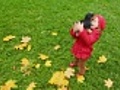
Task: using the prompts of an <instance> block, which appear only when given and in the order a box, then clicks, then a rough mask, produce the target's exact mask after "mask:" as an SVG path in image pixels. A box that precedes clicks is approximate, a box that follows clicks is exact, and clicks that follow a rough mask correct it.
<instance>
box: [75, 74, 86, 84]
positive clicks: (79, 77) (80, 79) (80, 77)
mask: <svg viewBox="0 0 120 90" xmlns="http://www.w3.org/2000/svg"><path fill="white" fill-rule="evenodd" d="M84 80H85V77H84V76H83V75H78V76H77V81H78V82H80V83H83V82H84Z"/></svg>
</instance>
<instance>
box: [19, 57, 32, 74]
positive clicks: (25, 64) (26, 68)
mask: <svg viewBox="0 0 120 90" xmlns="http://www.w3.org/2000/svg"><path fill="white" fill-rule="evenodd" d="M21 65H22V66H21V72H22V73H24V75H30V73H31V68H32V66H31V63H30V62H29V60H28V59H27V58H23V59H22V60H21Z"/></svg>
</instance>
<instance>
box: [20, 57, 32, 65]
mask: <svg viewBox="0 0 120 90" xmlns="http://www.w3.org/2000/svg"><path fill="white" fill-rule="evenodd" d="M21 61H22V62H21V64H22V65H23V66H28V65H30V62H29V60H28V59H27V58H23V59H22V60H21Z"/></svg>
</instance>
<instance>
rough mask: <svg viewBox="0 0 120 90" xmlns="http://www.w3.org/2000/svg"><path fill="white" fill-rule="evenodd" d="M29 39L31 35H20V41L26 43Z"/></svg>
mask: <svg viewBox="0 0 120 90" xmlns="http://www.w3.org/2000/svg"><path fill="white" fill-rule="evenodd" d="M30 40H31V37H28V36H25V37H22V40H21V42H23V43H28V42H30Z"/></svg>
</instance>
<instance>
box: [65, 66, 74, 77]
mask: <svg viewBox="0 0 120 90" xmlns="http://www.w3.org/2000/svg"><path fill="white" fill-rule="evenodd" d="M74 73H75V70H74V69H72V68H67V70H66V71H65V72H64V74H65V77H67V78H70V77H71V76H74V75H75V74H74Z"/></svg>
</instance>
